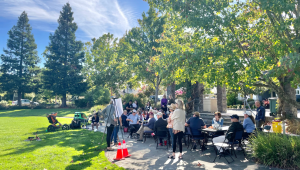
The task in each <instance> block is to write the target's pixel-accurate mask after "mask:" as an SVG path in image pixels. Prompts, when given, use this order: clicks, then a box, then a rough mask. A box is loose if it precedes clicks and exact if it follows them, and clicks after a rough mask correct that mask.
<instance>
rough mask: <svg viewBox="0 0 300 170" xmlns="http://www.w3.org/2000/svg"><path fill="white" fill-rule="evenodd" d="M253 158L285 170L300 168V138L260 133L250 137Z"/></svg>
mask: <svg viewBox="0 0 300 170" xmlns="http://www.w3.org/2000/svg"><path fill="white" fill-rule="evenodd" d="M249 147H250V148H251V149H252V156H253V157H254V158H256V160H257V161H258V162H259V163H262V164H264V165H266V166H273V167H278V168H284V169H294V168H295V169H296V168H297V167H298V168H300V138H299V137H294V136H287V135H282V134H276V133H262V132H259V133H258V134H257V136H256V137H254V136H252V137H250V145H249Z"/></svg>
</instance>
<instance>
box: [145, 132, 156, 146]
mask: <svg viewBox="0 0 300 170" xmlns="http://www.w3.org/2000/svg"><path fill="white" fill-rule="evenodd" d="M153 132H154V131H153V130H149V131H144V133H143V142H144V143H145V142H146V138H147V137H149V136H150V137H151V134H152V133H153Z"/></svg>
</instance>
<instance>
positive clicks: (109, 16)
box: [0, 0, 141, 40]
mask: <svg viewBox="0 0 300 170" xmlns="http://www.w3.org/2000/svg"><path fill="white" fill-rule="evenodd" d="M67 2H69V3H70V4H71V7H72V10H73V12H74V15H73V17H74V19H75V22H76V23H77V25H78V28H79V29H80V30H81V31H79V32H82V35H79V37H81V39H84V40H90V39H91V38H94V37H96V38H98V37H100V36H101V35H103V34H104V33H108V32H110V33H112V34H114V35H115V36H117V37H121V36H122V35H123V34H124V33H125V31H126V30H129V29H131V28H132V27H134V26H137V21H136V18H137V16H136V13H134V12H133V10H132V9H130V7H128V5H127V4H125V3H123V4H120V3H119V2H118V1H117V0H1V1H0V6H1V9H2V10H1V11H0V17H6V18H9V17H18V16H19V15H20V14H21V13H22V12H23V11H24V10H25V11H26V12H27V14H28V16H29V20H30V23H32V27H34V28H36V29H41V30H43V31H48V32H53V31H54V30H55V29H56V28H57V25H56V26H54V24H56V23H57V19H58V17H59V14H60V13H59V12H60V11H61V10H62V7H63V5H64V4H66V3H67ZM123 2H124V1H123ZM121 3H122V1H121ZM139 15H141V14H139Z"/></svg>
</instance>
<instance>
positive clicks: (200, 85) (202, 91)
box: [199, 83, 204, 113]
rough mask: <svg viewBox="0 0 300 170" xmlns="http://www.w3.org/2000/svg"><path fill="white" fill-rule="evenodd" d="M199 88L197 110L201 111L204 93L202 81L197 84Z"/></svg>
mask: <svg viewBox="0 0 300 170" xmlns="http://www.w3.org/2000/svg"><path fill="white" fill-rule="evenodd" d="M199 89H200V92H199V99H200V101H199V112H200V113H201V112H203V94H204V84H203V83H200V84H199Z"/></svg>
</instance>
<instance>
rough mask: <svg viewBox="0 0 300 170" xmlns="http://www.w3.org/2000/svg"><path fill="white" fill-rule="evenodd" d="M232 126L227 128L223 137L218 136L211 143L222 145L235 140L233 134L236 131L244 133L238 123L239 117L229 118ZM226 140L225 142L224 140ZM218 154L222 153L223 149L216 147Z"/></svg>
mask: <svg viewBox="0 0 300 170" xmlns="http://www.w3.org/2000/svg"><path fill="white" fill-rule="evenodd" d="M230 118H231V122H232V124H231V125H230V127H229V128H228V131H227V132H226V134H225V135H222V136H218V137H215V138H213V143H223V142H228V141H232V140H233V139H234V138H235V133H236V132H238V131H244V128H243V125H242V124H241V123H240V122H239V116H238V115H236V114H234V115H232V116H230ZM225 139H226V140H225ZM216 148H217V149H218V151H219V152H220V153H222V152H223V149H222V148H220V146H216Z"/></svg>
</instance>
